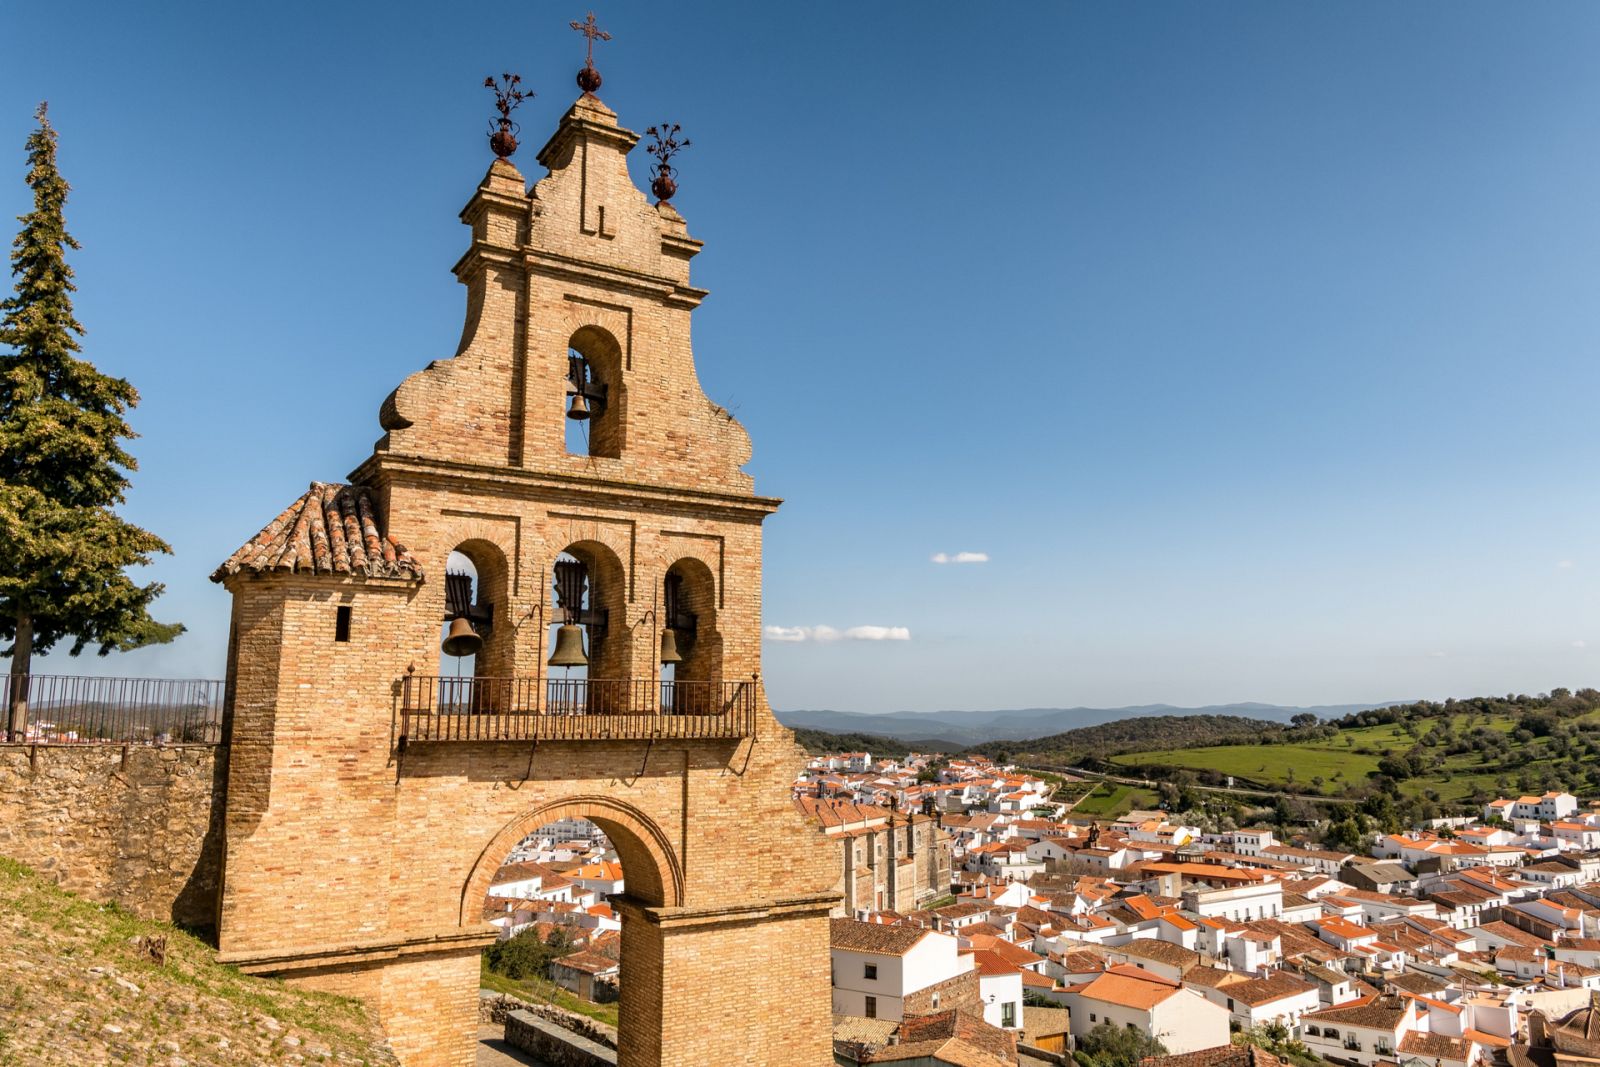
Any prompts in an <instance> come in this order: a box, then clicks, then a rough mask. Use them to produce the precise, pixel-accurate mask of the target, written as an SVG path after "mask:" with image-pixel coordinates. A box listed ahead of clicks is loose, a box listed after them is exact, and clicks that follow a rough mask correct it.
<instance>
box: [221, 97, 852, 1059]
mask: <svg viewBox="0 0 1600 1067" xmlns="http://www.w3.org/2000/svg"><path fill="white" fill-rule="evenodd" d="M636 141H637V136H636V135H635V134H633V133H632V132H631V131H628V130H626V129H623V128H622V127H621V126H619V125H618V124H617V121H616V116H615V115H614V114H612V113H611V112H610V111H609V110H608V109H607V108H606V107H605V105H604V104H602V103H600V101H599V100H597V99H596V98H594V97H592V96H587V95H586V96H584V97H582V98H580V99H579V100H578V101H577V102H576V103H575V104H574V105H573V106H572V108H571V109H570V110H569V111H568V112H567V114H566V115H565V116H564V117H563V118H562V120H561V122H560V125H559V128H558V129H557V131H556V132H555V134H554V135H553V136H552V137H551V139H550V142H549V143H548V144H547V145H546V146H545V148H544V149H543V151H541V152H540V153H539V157H538V158H539V161H540V162H541V163H542V164H544V165H545V166H546V167H548V168H549V169H550V173H549V174H548V176H546V177H544V178H542V179H540V180H539V181H538V182H537V183H536V184H535V185H534V186H533V188H532V189H531V190H530V189H529V188H528V187H527V184H526V181H525V179H524V178H523V177H522V175H521V173H520V172H519V171H518V170H517V169H516V168H515V167H514V166H512V165H511V164H510V163H509V162H507V161H504V160H497V161H496V162H495V163H494V164H493V165H492V166H491V167H490V168H489V171H488V173H487V174H486V175H485V177H484V179H483V181H482V183H480V185H479V186H478V189H477V191H476V193H475V194H474V195H473V197H472V199H471V201H470V202H469V203H468V205H467V207H466V208H465V209H464V210H463V212H462V216H461V217H462V221H463V222H465V223H466V224H467V225H468V226H469V227H470V229H471V234H472V240H471V245H470V247H469V248H468V250H467V252H466V254H465V255H464V256H463V257H462V258H461V260H460V262H458V263H457V264H456V267H455V273H456V276H457V278H458V279H459V280H460V281H461V282H462V283H463V285H464V286H465V287H466V289H467V317H466V318H467V321H466V326H465V329H464V332H463V335H462V340H461V344H460V347H459V349H458V351H457V353H456V355H455V356H454V357H453V358H450V359H445V360H438V361H435V362H434V363H432V364H429V365H428V366H427V367H426V368H424V369H423V370H421V371H418V372H416V373H414V374H412V375H411V376H410V377H408V378H406V379H405V381H404V382H402V384H401V385H400V386H399V388H397V389H396V390H395V391H394V392H393V393H392V394H391V395H390V396H389V397H388V398H387V399H386V400H384V401H383V404H382V406H381V410H380V414H379V418H380V425H381V426H382V428H383V430H384V431H385V433H384V436H383V437H382V438H381V439H380V440H379V441H378V443H377V445H376V447H375V449H374V452H373V455H372V457H371V458H370V459H368V460H367V461H366V462H365V463H363V464H362V465H361V466H360V467H359V468H358V469H357V470H356V471H355V472H354V474H353V475H352V476H351V479H352V481H353V482H354V483H357V484H359V485H361V486H363V487H364V491H365V492H366V493H367V494H368V495H369V496H370V498H371V499H372V501H373V502H374V505H375V508H376V511H377V512H378V514H379V516H380V517H381V520H382V522H383V524H384V525H385V527H386V529H384V530H383V531H382V534H383V536H386V537H392V538H394V539H395V540H396V541H398V542H400V543H402V544H404V545H405V547H406V548H407V549H408V550H409V552H410V553H411V554H412V556H413V557H414V558H415V559H416V561H417V562H418V564H419V566H420V568H421V573H420V575H409V576H408V575H403V574H388V573H385V574H373V573H352V574H330V573H324V572H318V571H316V570H315V569H313V570H312V571H311V572H309V573H308V572H307V571H306V570H305V569H304V568H301V567H299V566H297V565H296V564H295V563H294V562H293V561H292V560H291V561H290V562H289V563H288V564H287V565H285V564H283V563H278V564H275V565H274V566H273V567H272V568H268V569H265V570H262V571H253V570H249V569H246V570H241V571H239V572H238V573H219V575H218V580H220V581H223V582H225V584H226V585H227V588H228V589H229V590H230V592H232V594H233V597H234V602H233V619H232V633H231V635H230V640H229V649H230V652H229V664H228V682H229V685H228V691H229V715H230V723H231V729H230V743H231V752H230V756H229V777H228V796H229V804H228V809H227V815H226V827H225V838H226V861H225V863H226V866H225V871H226V875H225V880H224V881H225V889H224V893H223V897H222V903H221V923H220V934H219V944H220V949H221V954H222V958H223V959H224V961H227V962H233V963H236V964H238V965H239V966H241V967H243V968H244V969H246V970H249V971H251V972H254V973H263V974H278V975H283V976H285V977H286V978H289V979H290V980H293V981H298V982H304V983H307V984H311V985H315V986H318V987H321V988H325V989H330V990H335V991H338V992H342V993H347V994H350V995H355V996H361V997H363V998H365V999H367V1000H368V1001H370V1002H371V1003H373V1004H375V1005H376V1006H377V1009H378V1012H379V1015H380V1017H381V1018H382V1020H383V1023H384V1026H385V1029H386V1030H387V1032H388V1034H389V1036H390V1039H391V1042H392V1043H393V1045H394V1048H395V1050H396V1053H397V1054H398V1055H399V1056H400V1057H401V1059H402V1061H403V1062H404V1063H405V1064H406V1067H470V1064H471V1063H472V1058H473V1052H472V1048H473V1034H474V1032H475V1027H476V1018H477V1001H478V996H477V986H478V957H479V953H480V952H481V949H482V948H483V946H485V945H486V944H488V943H489V942H490V941H491V940H492V938H493V933H492V929H491V928H489V927H487V926H486V925H485V924H483V922H482V914H481V910H482V909H481V904H482V899H483V896H484V890H485V889H486V888H487V883H488V879H489V877H490V875H491V874H492V873H493V871H494V869H495V868H496V867H497V866H498V865H499V864H500V862H501V860H502V859H503V858H504V857H505V855H506V854H507V853H508V852H509V851H510V849H511V848H512V846H513V845H514V844H515V843H516V842H517V841H518V840H519V839H520V838H521V837H522V836H524V835H525V834H527V833H529V832H530V831H532V830H533V829H535V828H536V827H538V826H540V825H542V824H544V823H547V822H551V821H554V820H555V819H558V818H562V817H567V816H581V817H584V818H588V819H591V820H593V821H594V822H596V823H597V824H598V825H600V826H601V827H602V828H603V829H604V830H605V831H606V832H607V834H608V835H609V836H610V837H611V839H612V841H613V842H614V843H615V845H616V847H617V849H618V852H619V853H620V855H621V857H622V862H623V867H624V870H625V873H626V877H627V882H628V897H627V898H626V899H624V900H623V901H621V902H620V905H619V908H620V911H621V913H622V916H623V931H622V944H623V947H622V960H621V967H622V998H621V1002H620V1006H619V1011H620V1026H619V1041H618V1046H619V1047H618V1062H619V1063H620V1064H621V1065H622V1067H701V1065H703V1064H708V1063H740V1064H748V1065H751V1067H823V1065H824V1064H828V1063H831V1062H832V1045H831V1035H830V1016H829V1007H830V995H829V973H828V972H829V953H828V921H827V917H828V911H829V909H830V908H831V907H833V906H834V905H835V904H836V903H837V902H838V895H837V891H836V883H837V881H838V869H837V853H834V852H833V851H832V848H831V846H830V845H829V844H828V843H826V842H824V841H822V840H821V839H820V837H819V835H817V834H816V833H815V832H814V831H813V830H812V829H811V828H810V827H809V826H808V825H807V824H806V823H805V822H804V821H803V820H802V819H801V817H800V816H799V815H798V814H797V813H796V812H795V810H794V808H793V805H792V803H791V802H790V799H789V789H790V784H791V783H792V781H793V779H794V775H795V772H796V770H797V769H798V768H799V767H800V766H801V765H802V763H803V761H804V754H803V753H802V752H801V750H800V749H799V748H798V747H797V746H796V745H795V744H794V740H793V735H792V734H791V733H790V732H789V731H788V730H787V729H785V728H784V727H783V726H781V725H780V724H779V723H778V722H777V720H776V719H775V718H774V717H773V715H772V713H771V710H770V708H769V707H768V705H767V702H766V699H765V694H764V693H762V692H761V690H760V655H761V524H762V521H763V520H764V519H765V518H766V517H767V516H768V515H769V514H771V513H772V512H773V511H774V510H776V508H777V506H778V503H779V502H778V501H777V500H774V499H771V498H767V497H761V496H757V495H755V493H754V491H753V485H752V482H751V479H750V476H749V475H748V474H746V473H744V471H743V470H742V469H741V468H742V466H743V464H744V463H745V462H746V461H747V460H748V459H749V457H750V441H749V438H748V436H747V435H746V433H745V431H744V429H743V428H742V427H741V426H740V425H739V424H738V423H737V422H736V421H735V420H734V419H733V417H732V416H731V415H730V414H728V412H727V411H726V410H724V409H722V408H721V407H719V406H717V405H716V404H714V403H712V402H711V401H710V400H709V399H707V398H706V396H705V394H704V393H703V392H702V391H701V389H700V386H699V383H698V380H697V379H696V377H695V371H694V359H693V352H692V350H691V347H690V342H689V324H690V315H691V313H692V311H693V310H694V308H695V307H697V306H698V305H699V303H700V301H701V300H702V299H703V298H704V296H705V295H706V294H705V293H704V292H703V291H701V290H697V289H694V288H693V287H692V286H690V284H689V260H690V258H691V257H693V256H694V255H695V254H696V253H697V252H698V251H699V249H700V244H699V242H698V241H695V240H694V239H693V238H691V237H690V236H689V234H688V229H687V226H686V225H685V223H684V221H683V219H682V218H681V217H680V216H679V215H678V213H677V212H676V211H675V210H674V209H673V208H672V206H671V205H670V204H654V205H653V204H651V203H650V202H649V201H648V200H647V199H646V198H645V196H644V195H643V194H642V193H641V192H640V191H639V190H638V189H637V188H636V187H635V186H634V185H633V183H632V182H631V180H630V179H629V176H628V170H627V162H626V156H627V153H628V152H629V150H630V149H632V147H633V146H634V144H635V142H636ZM569 349H575V350H577V351H579V352H580V353H581V354H582V355H583V356H584V357H585V358H586V359H587V360H588V361H589V363H590V365H591V366H592V367H593V368H594V371H595V373H596V375H597V376H598V377H599V379H600V380H601V381H603V382H604V383H605V384H606V386H607V388H608V396H609V403H608V404H607V407H606V411H605V413H604V414H603V415H602V416H601V417H599V418H597V419H595V420H593V421H592V423H591V424H590V426H589V434H590V442H591V448H590V453H591V454H588V455H573V454H569V453H568V452H567V450H566V444H565V418H564V411H565V405H566V400H565V396H566V371H567V359H568V352H569ZM452 550H456V551H460V552H463V553H465V554H466V555H467V556H468V557H469V558H471V559H472V561H473V563H474V566H475V569H476V571H477V573H478V587H479V596H480V599H481V600H486V601H489V602H491V603H492V604H493V606H494V609H493V624H492V629H491V630H490V632H489V634H488V635H487V637H486V644H485V647H484V649H483V651H482V652H481V653H480V654H479V655H478V656H477V658H476V664H477V670H478V672H479V673H480V674H488V675H498V676H504V675H514V676H518V677H525V678H531V677H534V676H535V675H536V674H537V673H538V672H540V671H542V670H544V668H543V666H542V662H543V659H544V657H545V654H546V653H545V645H546V633H545V630H546V624H547V623H549V622H551V621H553V620H552V617H551V612H550V608H549V605H550V601H551V597H550V595H549V592H548V590H549V588H550V582H551V575H552V568H553V564H554V562H555V560H556V558H557V556H558V555H559V554H560V553H562V552H563V551H565V552H568V553H570V554H572V555H574V556H576V557H578V558H579V559H581V560H582V561H583V562H585V563H586V564H587V565H588V567H589V571H590V574H591V576H592V578H593V581H594V588H595V598H596V600H597V601H598V602H599V603H600V604H601V605H602V606H604V607H605V608H606V609H607V610H608V611H609V613H610V621H609V629H608V635H607V637H606V639H605V641H604V643H603V645H602V647H601V649H600V650H599V651H597V652H596V653H595V656H594V660H593V662H592V663H591V667H590V670H591V671H592V672H593V673H594V676H595V677H597V678H609V679H640V678H644V679H649V678H652V677H653V676H654V674H655V672H656V671H657V670H658V667H657V664H656V658H657V656H656V652H657V647H658V641H659V637H660V630H661V626H662V622H661V619H660V614H659V611H660V605H661V600H662V589H663V587H664V584H665V581H666V577H667V574H668V572H669V570H672V571H675V572H677V573H679V574H681V575H682V576H683V579H684V590H685V594H686V598H687V600H688V601H689V607H690V608H691V610H693V611H694V612H695V613H696V614H697V616H698V627H697V634H696V638H695V641H694V645H693V649H692V651H691V653H690V654H689V656H688V659H687V661H686V662H685V663H684V664H682V665H680V667H679V675H678V676H679V677H680V678H681V679H699V680H707V681H721V682H745V683H747V684H748V685H749V686H750V687H752V689H753V691H754V692H755V694H756V697H757V702H756V703H757V707H756V715H755V719H754V723H755V727H754V736H750V737H744V738H740V739H738V740H720V741H713V740H699V741H684V740H666V739H663V740H658V741H655V742H649V741H613V740H585V741H559V742H556V741H544V742H541V743H539V744H538V745H537V746H535V745H532V744H529V743H527V742H516V743H512V742H470V743H468V742H446V743H423V742H417V743H412V744H409V745H402V744H401V743H400V736H399V723H400V707H401V703H402V700H403V694H404V693H405V691H406V690H405V686H404V683H403V682H402V679H403V678H405V677H406V676H407V674H408V671H415V672H417V673H418V674H421V675H428V674H434V673H436V672H439V668H440V657H439V649H438V641H439V631H440V626H441V620H442V618H443V614H444V584H445V583H444V582H443V580H442V579H443V575H444V570H445V561H446V559H447V558H448V556H449V554H450V552H451V551H452ZM340 607H347V608H349V609H350V620H351V622H350V633H349V640H348V641H344V642H336V641H335V640H334V639H333V637H334V630H335V615H336V609H337V608H340ZM447 671H448V668H446V670H445V672H447Z"/></svg>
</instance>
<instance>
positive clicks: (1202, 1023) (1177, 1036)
mask: <svg viewBox="0 0 1600 1067" xmlns="http://www.w3.org/2000/svg"><path fill="white" fill-rule="evenodd" d="M1059 999H1060V1000H1061V1001H1062V1003H1063V1004H1065V1005H1066V1008H1067V1011H1068V1012H1069V1017H1070V1019H1071V1023H1072V1032H1073V1033H1074V1034H1079V1035H1082V1034H1086V1033H1088V1032H1089V1031H1090V1030H1093V1029H1094V1028H1095V1027H1096V1026H1098V1025H1100V1024H1101V1023H1110V1024H1111V1025H1112V1026H1117V1027H1123V1026H1126V1027H1130V1028H1132V1029H1135V1030H1138V1031H1140V1032H1142V1033H1145V1034H1148V1035H1149V1036H1151V1037H1153V1038H1155V1039H1156V1040H1157V1041H1160V1042H1161V1043H1162V1044H1163V1045H1165V1046H1166V1049H1167V1051H1168V1052H1169V1053H1171V1054H1173V1055H1178V1054H1180V1053H1184V1052H1198V1051H1199V1050H1201V1049H1208V1048H1216V1047H1218V1046H1220V1045H1226V1044H1227V1043H1228V1010H1227V1009H1226V1008H1224V1007H1222V1006H1221V1005H1218V1004H1213V1003H1211V1002H1210V1001H1209V1000H1207V999H1206V998H1205V997H1204V996H1203V995H1201V993H1200V992H1199V991H1198V990H1195V989H1185V988H1183V987H1182V986H1180V985H1179V984H1178V983H1177V982H1174V981H1171V980H1170V979H1167V978H1161V977H1158V976H1157V975H1154V974H1151V973H1149V972H1148V971H1141V970H1139V969H1137V968H1135V967H1129V966H1126V965H1123V964H1119V965H1117V966H1115V967H1112V968H1111V969H1109V970H1107V971H1105V972H1103V973H1101V974H1099V975H1096V976H1095V977H1094V978H1093V979H1091V980H1090V981H1088V982H1085V983H1083V984H1082V985H1076V986H1068V987H1067V989H1066V990H1065V992H1064V993H1063V994H1062V995H1061V996H1060V998H1059Z"/></svg>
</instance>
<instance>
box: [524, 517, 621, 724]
mask: <svg viewBox="0 0 1600 1067" xmlns="http://www.w3.org/2000/svg"><path fill="white" fill-rule="evenodd" d="M550 583H551V589H550V594H551V595H550V604H551V609H552V610H551V612H550V615H549V624H550V625H549V630H550V632H549V634H548V640H547V642H546V646H545V647H546V656H547V658H546V660H545V663H546V666H547V669H548V678H549V686H548V688H549V706H550V710H551V711H552V712H555V713H557V714H561V713H567V714H590V715H596V714H606V713H609V712H622V711H628V710H630V707H631V699H630V692H629V688H628V687H629V685H630V682H629V679H631V678H632V676H633V671H632V667H633V663H632V659H633V657H632V652H631V650H630V649H629V647H628V640H627V632H628V629H627V626H628V624H627V575H626V573H625V572H624V570H623V567H622V561H621V560H620V559H618V558H617V554H616V553H615V552H613V551H612V550H611V549H610V548H608V547H607V546H605V545H603V544H600V543H599V542H597V541H579V542H576V543H574V544H571V545H568V546H567V547H566V548H565V549H563V550H562V551H561V552H560V553H558V554H557V556H556V559H555V563H554V565H553V566H552V568H551V573H550Z"/></svg>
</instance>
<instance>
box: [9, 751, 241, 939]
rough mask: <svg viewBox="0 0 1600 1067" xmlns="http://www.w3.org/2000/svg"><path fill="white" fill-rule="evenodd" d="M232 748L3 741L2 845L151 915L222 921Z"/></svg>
mask: <svg viewBox="0 0 1600 1067" xmlns="http://www.w3.org/2000/svg"><path fill="white" fill-rule="evenodd" d="M226 754H227V749H226V748H223V747H219V746H211V745H173V746H169V747H164V748H154V747H146V746H129V747H128V748H126V749H124V748H123V747H121V746H113V745H77V746H50V745H38V746H31V745H0V855H5V856H9V857H11V858H12V859H15V860H18V861H20V862H22V863H26V864H27V865H29V866H30V867H33V868H34V869H35V870H38V871H39V872H40V873H42V874H44V875H46V876H48V877H50V878H54V879H55V880H56V882H57V883H58V884H60V885H62V886H63V887H65V888H67V889H70V890H72V891H73V892H75V893H81V894H83V895H84V896H86V897H89V898H90V899H93V900H106V901H115V902H117V903H118V904H120V905H122V906H123V907H125V908H127V909H128V910H130V911H132V912H135V913H137V914H139V915H141V916H143V917H145V918H150V919H160V920H171V921H173V922H177V923H182V924H184V925H186V926H192V927H200V928H206V927H213V926H215V925H216V921H217V912H216V909H217V879H218V872H219V871H220V869H221V853H222V850H221V830H222V807H223V804H222V795H223V776H222V770H223V766H224V765H225V763H226V759H227V755H226Z"/></svg>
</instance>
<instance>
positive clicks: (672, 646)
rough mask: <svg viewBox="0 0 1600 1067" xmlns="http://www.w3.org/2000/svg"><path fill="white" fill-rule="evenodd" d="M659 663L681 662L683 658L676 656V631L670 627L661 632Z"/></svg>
mask: <svg viewBox="0 0 1600 1067" xmlns="http://www.w3.org/2000/svg"><path fill="white" fill-rule="evenodd" d="M661 662H662V663H664V664H666V663H682V662H683V657H682V656H680V655H679V654H678V631H676V630H674V629H672V628H670V627H669V628H667V629H665V630H662V631H661Z"/></svg>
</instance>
